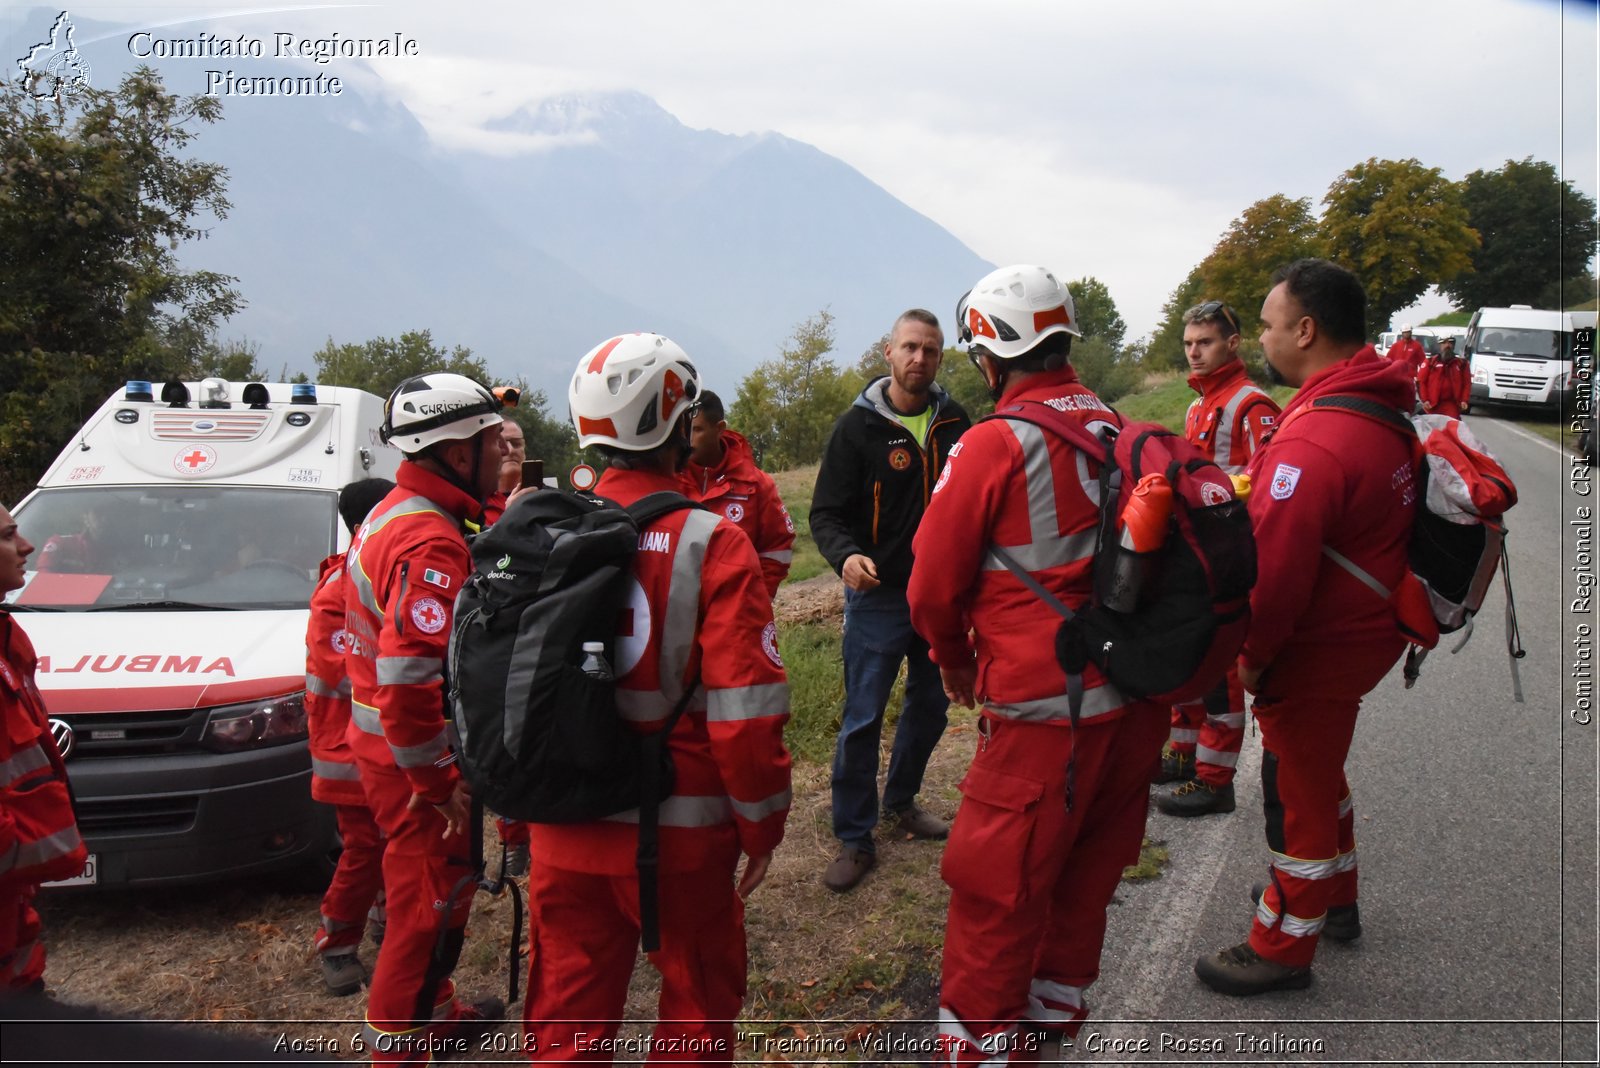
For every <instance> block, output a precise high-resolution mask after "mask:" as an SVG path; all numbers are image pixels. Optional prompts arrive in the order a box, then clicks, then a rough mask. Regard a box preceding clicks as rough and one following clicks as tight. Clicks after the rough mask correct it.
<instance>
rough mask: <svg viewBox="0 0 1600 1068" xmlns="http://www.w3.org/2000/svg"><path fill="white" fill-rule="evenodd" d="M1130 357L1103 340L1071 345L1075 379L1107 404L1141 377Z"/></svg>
mask: <svg viewBox="0 0 1600 1068" xmlns="http://www.w3.org/2000/svg"><path fill="white" fill-rule="evenodd" d="M1131 356H1132V352H1131V350H1130V351H1129V352H1128V353H1127V354H1126V356H1125V354H1124V351H1123V350H1121V349H1116V348H1113V347H1112V346H1111V344H1110V343H1109V342H1108V341H1106V340H1105V339H1104V338H1098V337H1086V338H1075V339H1074V340H1073V342H1072V366H1073V369H1074V370H1076V371H1077V372H1078V378H1079V380H1080V381H1082V382H1083V384H1084V385H1086V386H1088V387H1089V388H1090V389H1092V390H1094V391H1095V393H1096V394H1098V395H1099V397H1100V399H1101V400H1103V401H1105V402H1106V403H1107V404H1109V403H1111V402H1112V401H1114V400H1116V399H1117V398H1118V397H1121V396H1124V395H1126V394H1128V393H1132V392H1133V390H1134V389H1135V387H1137V386H1138V384H1139V381H1140V379H1141V378H1142V377H1143V375H1142V374H1141V372H1140V370H1139V366H1138V364H1137V363H1135V362H1134V360H1133V359H1132V358H1131Z"/></svg>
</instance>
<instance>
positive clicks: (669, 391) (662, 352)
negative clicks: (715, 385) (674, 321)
mask: <svg viewBox="0 0 1600 1068" xmlns="http://www.w3.org/2000/svg"><path fill="white" fill-rule="evenodd" d="M699 396H700V373H699V372H698V371H696V370H695V369H694V364H692V363H690V362H689V354H688V353H686V352H684V351H683V349H681V348H679V347H678V345H677V343H676V342H674V341H672V340H670V339H668V338H664V337H662V336H661V335H660V334H622V335H620V336H618V337H614V338H611V339H610V340H608V341H603V342H601V343H600V344H598V345H596V346H595V347H594V348H592V349H590V350H589V351H588V353H586V354H585V355H584V357H583V359H581V360H579V361H578V369H577V370H576V371H575V372H573V375H572V385H571V386H569V387H568V389H567V407H568V408H569V409H570V411H571V413H572V425H573V426H574V427H575V428H576V429H577V431H578V447H579V448H580V449H587V448H588V447H589V446H591V445H610V446H612V447H614V448H618V449H625V450H627V451H628V452H647V451H649V450H650V449H653V448H655V447H656V446H657V445H660V444H661V443H662V442H664V441H666V440H667V436H668V435H669V434H671V433H672V428H673V426H674V425H676V424H677V422H678V417H679V416H680V415H682V414H683V412H684V411H686V410H687V409H688V408H690V407H691V406H692V405H693V404H694V402H695V400H696V398H698V397H699Z"/></svg>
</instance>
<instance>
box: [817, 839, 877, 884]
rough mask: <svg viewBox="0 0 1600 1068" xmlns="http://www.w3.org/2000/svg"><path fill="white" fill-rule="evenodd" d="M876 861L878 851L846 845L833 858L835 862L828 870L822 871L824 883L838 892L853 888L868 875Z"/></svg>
mask: <svg viewBox="0 0 1600 1068" xmlns="http://www.w3.org/2000/svg"><path fill="white" fill-rule="evenodd" d="M876 863H878V856H877V854H876V853H869V852H867V851H866V850H865V849H853V848H851V847H850V846H845V847H844V848H843V849H841V850H840V851H839V855H838V856H836V857H834V858H833V863H831V864H829V865H828V870H827V871H824V872H823V873H822V885H824V886H826V887H827V888H828V889H829V890H832V891H833V892H834V893H836V894H842V893H844V892H845V891H846V890H853V889H855V885H856V884H857V883H859V882H860V881H861V880H862V879H865V878H866V877H867V872H869V871H871V870H872V867H873V865H874V864H876Z"/></svg>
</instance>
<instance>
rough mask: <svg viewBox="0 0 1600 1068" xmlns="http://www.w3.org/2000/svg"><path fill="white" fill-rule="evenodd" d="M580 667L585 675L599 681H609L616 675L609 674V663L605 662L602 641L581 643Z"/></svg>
mask: <svg viewBox="0 0 1600 1068" xmlns="http://www.w3.org/2000/svg"><path fill="white" fill-rule="evenodd" d="M580 669H581V670H582V671H583V673H584V674H585V675H587V676H589V677H590V678H591V679H595V680H596V681H599V682H611V681H612V680H613V679H614V678H615V677H616V676H614V675H612V674H611V665H610V664H608V663H606V646H605V643H604V642H584V643H583V663H582V665H580Z"/></svg>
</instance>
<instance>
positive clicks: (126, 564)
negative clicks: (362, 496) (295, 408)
mask: <svg viewBox="0 0 1600 1068" xmlns="http://www.w3.org/2000/svg"><path fill="white" fill-rule="evenodd" d="M15 516H16V520H17V526H18V528H20V530H21V531H22V534H23V536H24V537H26V538H27V539H28V540H29V541H31V542H32V543H33V544H34V546H35V549H34V553H33V555H32V556H30V557H28V564H27V567H28V571H27V576H26V577H27V584H26V585H25V586H23V588H22V589H21V590H19V591H17V592H16V593H14V594H12V595H11V596H10V597H9V598H8V600H10V601H11V602H12V603H14V604H16V605H17V606H18V607H23V608H36V609H39V610H44V611H68V612H72V611H89V610H101V609H111V608H128V609H135V610H137V609H140V608H145V609H155V608H168V609H174V608H186V607H187V608H193V609H195V610H197V611H204V610H210V609H217V608H222V609H240V608H251V609H285V608H304V607H306V605H307V604H308V603H309V602H310V600H311V593H312V590H313V588H314V587H315V585H316V580H317V569H318V566H319V565H320V564H321V562H322V560H323V558H324V557H326V556H328V555H329V554H330V553H332V552H334V551H335V545H336V542H335V538H336V529H337V528H336V524H337V522H338V515H337V496H336V495H335V494H333V493H322V492H312V491H307V490H274V489H257V488H254V487H249V486H215V487H210V486H208V487H204V488H198V487H190V486H173V487H149V486H130V487H109V486H107V487H95V488H85V489H51V490H44V491H42V492H40V493H39V494H38V495H37V496H35V497H34V498H33V499H32V500H30V501H28V502H27V503H26V504H24V505H21V506H19V507H18V508H17V510H16V512H15Z"/></svg>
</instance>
